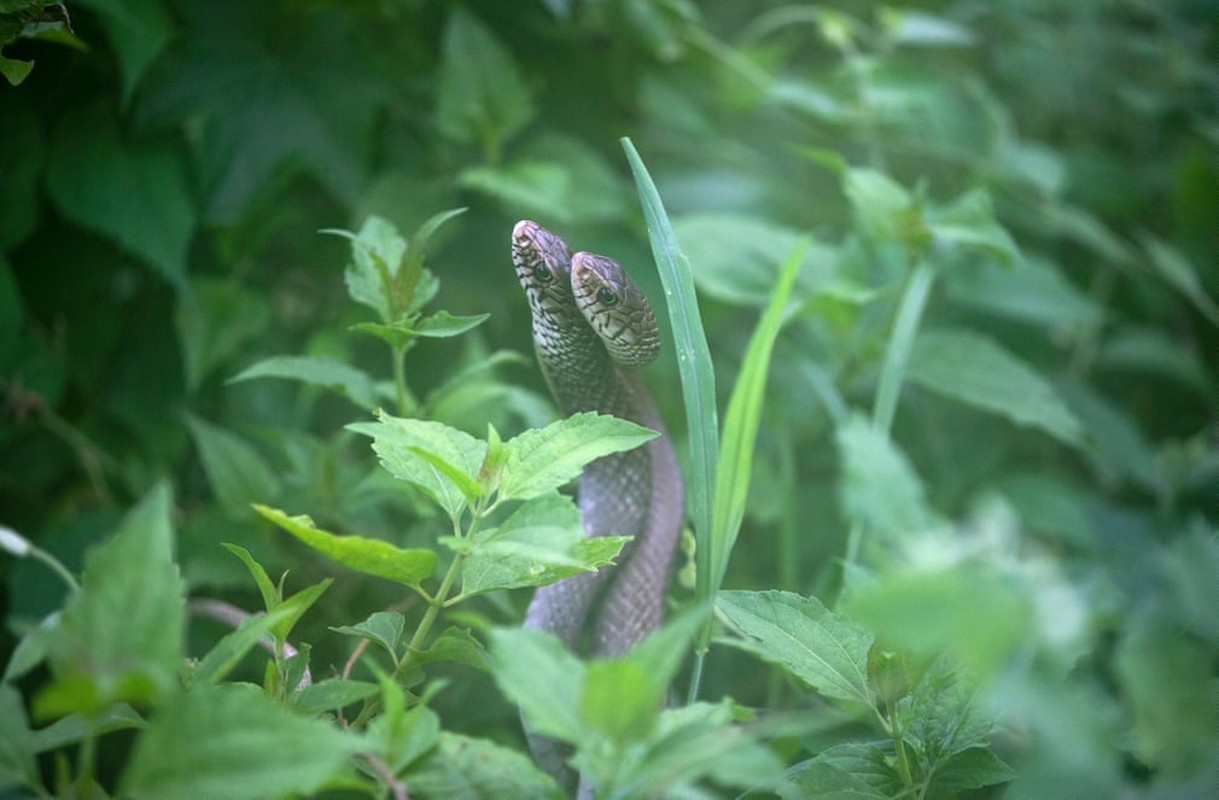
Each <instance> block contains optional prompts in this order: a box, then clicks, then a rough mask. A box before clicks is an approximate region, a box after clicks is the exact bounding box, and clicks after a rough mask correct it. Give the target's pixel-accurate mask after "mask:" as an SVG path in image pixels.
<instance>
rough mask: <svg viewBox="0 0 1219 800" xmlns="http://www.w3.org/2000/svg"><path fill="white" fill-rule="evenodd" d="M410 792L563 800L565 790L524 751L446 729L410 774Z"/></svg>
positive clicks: (474, 799) (488, 799) (472, 798)
mask: <svg viewBox="0 0 1219 800" xmlns="http://www.w3.org/2000/svg"><path fill="white" fill-rule="evenodd" d="M407 782H408V784H409V785H410V787H411V796H412V797H415V796H419V797H423V798H435V800H441V799H442V798H450V797H453V798H456V797H460V798H468V799H469V800H498V798H507V797H529V798H538V800H561V798H562V797H563V792H562V790H560V789H559V786H558V784H556V783H555V782H554V779H553V778H551V777H550V776H549V775H547V774H546V773H544V772H542V771H540V770H539V769H538V768H537V767H535V766H534V765H533V762H532V761H531V760H530V759H529V758H528V757H527V756H525V755H524V754H522V753H520V752H518V751H516V750H513V749H510V748H507V747H503V746H501V745H498V744H495V743H494V742H490V741H487V740H486V739H476V738H474V737H471V736H463V735H461V734H458V733H449V732H448V731H442V732H441V733H440V745H439V747H437V748H436V751H435V753H434V754H433V755H431V756H430V757H429V758H427V759H425V760H424V761H423V762H422V763H421V764H419V765H418V766H417V767H415V768H414V769H412V770H411V772H410V773H409V775H408V776H407Z"/></svg>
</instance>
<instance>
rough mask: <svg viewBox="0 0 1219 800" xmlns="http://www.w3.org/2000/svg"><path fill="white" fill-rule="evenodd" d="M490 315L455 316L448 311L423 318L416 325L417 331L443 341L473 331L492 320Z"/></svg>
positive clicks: (421, 334)
mask: <svg viewBox="0 0 1219 800" xmlns="http://www.w3.org/2000/svg"><path fill="white" fill-rule="evenodd" d="M490 316H491V315H490V314H471V315H469V316H460V317H459V316H455V315H453V314H450V313H449V312H447V311H437V312H436V313H435V314H431V315H429V316H426V317H423V318H421V319H420V320H419V321H418V322H416V323H415V330H416V331H418V333H419V335H420V336H429V337H432V338H436V339H443V338H447V337H449V336H458V335H460V334H463V333H465V332H466V331H469V330H473V329H474V328H476V327H478V326H479V325H481V324H482V323H484V322H486V321H487V319H488V318H490Z"/></svg>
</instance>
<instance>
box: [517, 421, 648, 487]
mask: <svg viewBox="0 0 1219 800" xmlns="http://www.w3.org/2000/svg"><path fill="white" fill-rule="evenodd" d="M658 435H659V434H658V433H657V432H656V431H653V430H649V429H647V428H644V427H643V426H641V425H636V424H635V423H634V422H629V421H627V420H624V419H618V418H616V417H611V416H608V415H605V414H595V413H592V412H584V413H580V414H573V415H572V416H570V417H567V418H566V419H561V420H558V421H557V422H552V423H551V424H550V425H547V426H546V427H545V428H542V429H540V430H539V429H534V430H528V431H525V432H524V433H522V434H520V435H519V436H516V437H514V438H512V439H510V440H508V442H506V444H505V446H506V447H507V448H508V460H507V462H506V463H505V464H504V471H503V473H502V474H501V476H500V487H499V492H500V497H502V498H504V499H508V498H515V499H518V500H527V499H529V498H531V497H537V496H539V495H542V494H545V493H547V492H550V491H553V490H554V489H558V488H559V487H560V486H563V485H564V484H566V483H567V482H568V481H571V480H572V479H574V478H575V477H576V476H578V475H579V474H580V471H581V470H582V469H583V468H584V465H585V464H587V463H589V462H590V461H593V460H595V459H598V458H601V457H602V456H606V455H609V454H610V453H619V452H623V451H625V450H633V449H634V448H636V447H639V446H640V445H642V444H644V443H645V442H648V441H650V440H652V439H655V438H656V437H657V436H658Z"/></svg>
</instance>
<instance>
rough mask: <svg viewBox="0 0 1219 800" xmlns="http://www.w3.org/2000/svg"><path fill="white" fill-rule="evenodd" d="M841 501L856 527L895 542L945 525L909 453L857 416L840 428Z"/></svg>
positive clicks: (845, 512)
mask: <svg viewBox="0 0 1219 800" xmlns="http://www.w3.org/2000/svg"><path fill="white" fill-rule="evenodd" d="M837 440H838V454H839V459H840V463H841V467H840V474H841V478H840V482H839V485H838V501H839V503H841V505H842V509H843V514H844V515H845V516H846V517H847V519H849V520H852V521H853V522H857V523H863V524H865V525H867V526H868V527H869V528H871V529H873V530H876V531H879V532H881V533H883V534H887V535H888V536H890V537H892V536H894V535H898V536H899V537H900V536H901V535H903V534H913V533H921V532H924V531H927V530H929V529H931V528H934V527H935V526H937V525H938V524H940V522H939V519H938V517H937V515H936V514H935V512H934V511H932V509H931V508H930V507H929V506H928V504H927V499H926V496H925V494H924V492H923V484H922V482H921V481H920V480H919V476H918V474H917V473H916V472H915V471H914V468H913V467H912V466H911V465H910V462H909V461H908V460H907V459H906V456H905V454H904V453H903V452H902V451H901V450H900V449H899V448H898V447H897V445H896V444H894V443H893V441H892V440H890V439H889V437H888V436H886V435H885V434H884V433H882V432H881V431H880V430H879V429H878V428H877V427H876V426H875V425H873V424H872V423H871V422H869V421H868V420H866V419H865V418H864V417H862V416H860V415H858V414H856V415H853V416H851V417H850V418H849V419H848V420H847V421H846V423H845V424H844V425H843V426H842V427H841V428H839V429H838V436H837Z"/></svg>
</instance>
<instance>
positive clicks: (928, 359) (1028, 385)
mask: <svg viewBox="0 0 1219 800" xmlns="http://www.w3.org/2000/svg"><path fill="white" fill-rule="evenodd" d="M909 375H910V379H911V380H913V381H916V382H917V383H919V384H920V385H922V386H924V387H926V388H928V389H930V390H931V391H933V392H936V393H937V394H941V395H944V396H945V397H949V398H952V399H954V400H958V401H960V402H963V403H966V404H968V405H971V406H973V407H975V408H979V409H982V410H983V411H989V412H991V413H992V414H999V415H1002V416H1005V417H1007V418H1009V419H1010V420H1012V421H1013V422H1015V423H1016V424H1017V425H1021V426H1025V427H1032V428H1038V429H1040V430H1042V431H1044V432H1046V433H1048V434H1049V435H1051V436H1053V437H1054V438H1056V439H1058V440H1059V441H1060V442H1062V443H1064V444H1069V445H1073V446H1079V445H1081V444H1082V442H1083V428H1082V426H1081V425H1080V423H1079V420H1078V419H1077V418H1076V416H1075V414H1073V413H1072V412H1071V409H1070V408H1068V407H1067V405H1066V404H1065V403H1064V402H1063V401H1062V399H1061V398H1060V397H1059V396H1058V393H1057V392H1056V391H1055V390H1054V387H1053V386H1052V385H1050V383H1049V382H1048V381H1047V380H1046V379H1045V378H1043V377H1042V376H1041V375H1040V374H1039V373H1038V372H1037V371H1036V370H1034V369H1033V368H1032V367H1031V366H1029V365H1028V364H1026V363H1025V362H1024V361H1022V360H1020V359H1018V358H1017V357H1016V356H1014V355H1012V354H1011V353H1010V352H1008V351H1007V350H1006V349H1004V348H1003V347H1001V346H1000V345H999V344H998V343H996V342H995V341H994V340H992V339H990V338H988V337H986V336H983V335H981V334H978V333H974V332H972V331H967V330H958V329H947V328H943V329H938V330H924V331H922V332H920V333H919V335H918V338H917V339H916V340H915V342H914V351H913V353H912V354H911V357H910V372H909Z"/></svg>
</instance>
